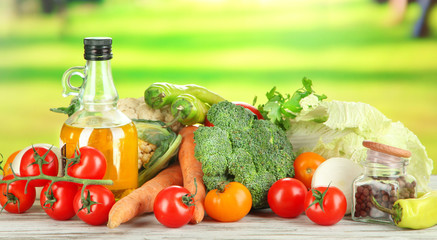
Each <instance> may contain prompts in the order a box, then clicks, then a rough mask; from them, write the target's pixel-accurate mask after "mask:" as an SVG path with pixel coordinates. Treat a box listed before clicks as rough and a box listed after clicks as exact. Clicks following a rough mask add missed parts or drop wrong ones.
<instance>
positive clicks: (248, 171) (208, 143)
mask: <svg viewBox="0 0 437 240" xmlns="http://www.w3.org/2000/svg"><path fill="white" fill-rule="evenodd" d="M208 120H209V121H210V122H211V123H212V124H214V126H213V127H203V126H201V127H199V128H198V130H196V132H194V139H195V143H196V147H195V157H196V158H197V159H198V160H199V161H200V162H201V163H202V170H203V173H204V177H203V180H204V182H205V186H206V187H207V189H208V190H211V189H215V188H217V186H218V185H219V184H221V183H222V182H224V181H236V182H240V183H242V184H243V185H245V186H246V187H247V188H248V189H249V191H250V193H251V194H252V202H253V208H263V207H267V206H268V204H267V193H268V190H269V189H270V187H271V185H272V184H273V183H274V182H275V181H277V180H279V179H281V178H284V177H293V176H294V168H293V162H294V158H295V156H294V154H293V148H292V145H291V143H290V141H289V140H288V139H287V136H286V134H285V132H284V130H282V129H281V128H279V127H277V126H276V125H275V124H274V123H272V122H270V121H266V120H258V119H257V118H256V117H254V115H253V114H252V113H251V112H248V111H247V110H246V109H245V108H243V107H241V106H237V105H235V104H232V103H230V102H227V101H223V102H220V103H218V104H214V105H212V106H211V108H210V109H209V111H208Z"/></svg>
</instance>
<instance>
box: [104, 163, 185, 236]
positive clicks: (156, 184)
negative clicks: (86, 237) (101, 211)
mask: <svg viewBox="0 0 437 240" xmlns="http://www.w3.org/2000/svg"><path fill="white" fill-rule="evenodd" d="M182 183H183V182H182V172H181V168H180V166H179V164H177V163H176V164H172V165H171V166H169V167H167V168H166V169H164V170H162V171H161V172H160V173H159V174H158V175H156V176H155V177H154V178H152V179H150V180H149V181H147V182H146V183H144V184H143V185H142V186H141V187H139V188H137V189H135V190H134V191H133V192H131V193H130V194H129V195H127V196H126V197H124V198H122V199H120V200H119V201H118V202H116V203H115V204H114V206H112V208H111V210H110V211H109V219H108V224H107V226H108V227H109V228H116V227H118V226H120V224H121V223H124V222H127V221H129V220H131V219H132V218H134V217H136V216H138V215H140V214H142V213H147V212H153V203H154V201H155V197H156V195H158V193H159V192H160V191H161V190H162V189H164V188H166V187H169V186H171V185H180V186H181V185H182Z"/></svg>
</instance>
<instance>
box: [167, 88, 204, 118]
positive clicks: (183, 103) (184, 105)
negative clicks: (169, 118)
mask: <svg viewBox="0 0 437 240" xmlns="http://www.w3.org/2000/svg"><path fill="white" fill-rule="evenodd" d="M208 109H209V105H208V104H206V103H204V102H202V101H200V100H199V99H198V98H196V97H194V96H193V95H191V94H181V95H179V96H177V97H176V98H175V99H174V101H173V103H172V104H171V113H172V114H173V116H175V121H176V120H177V121H179V122H180V123H182V124H184V125H193V124H196V123H203V122H204V121H205V118H206V113H207V112H208ZM171 124H172V123H169V124H167V125H171Z"/></svg>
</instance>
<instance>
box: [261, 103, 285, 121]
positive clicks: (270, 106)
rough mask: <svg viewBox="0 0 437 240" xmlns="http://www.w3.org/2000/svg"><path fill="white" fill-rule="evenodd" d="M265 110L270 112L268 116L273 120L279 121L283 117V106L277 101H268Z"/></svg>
mask: <svg viewBox="0 0 437 240" xmlns="http://www.w3.org/2000/svg"><path fill="white" fill-rule="evenodd" d="M264 110H265V111H267V112H268V114H267V116H268V117H269V119H270V120H272V121H279V120H281V119H282V114H281V106H280V105H279V103H277V102H268V103H266V105H264Z"/></svg>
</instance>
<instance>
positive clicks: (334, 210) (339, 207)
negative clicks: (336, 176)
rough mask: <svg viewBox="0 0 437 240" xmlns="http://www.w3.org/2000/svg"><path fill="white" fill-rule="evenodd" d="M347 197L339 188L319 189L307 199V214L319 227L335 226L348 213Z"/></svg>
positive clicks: (307, 196) (312, 190)
mask: <svg viewBox="0 0 437 240" xmlns="http://www.w3.org/2000/svg"><path fill="white" fill-rule="evenodd" d="M346 207H347V202H346V197H345V196H344V194H343V192H342V191H341V190H340V189H338V188H337V187H333V186H330V187H317V188H315V189H311V190H309V191H308V193H307V195H306V197H305V209H306V210H305V214H306V215H307V216H308V218H309V219H310V220H311V221H313V222H315V223H317V224H319V225H326V226H329V225H333V224H336V223H337V222H339V221H340V220H341V219H342V218H343V217H344V214H345V213H346Z"/></svg>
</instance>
